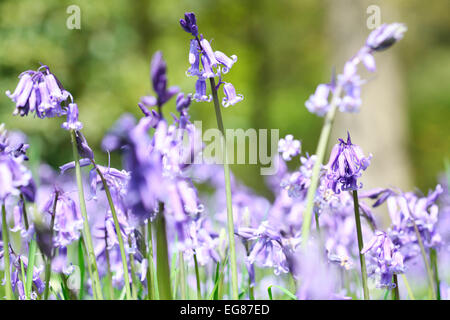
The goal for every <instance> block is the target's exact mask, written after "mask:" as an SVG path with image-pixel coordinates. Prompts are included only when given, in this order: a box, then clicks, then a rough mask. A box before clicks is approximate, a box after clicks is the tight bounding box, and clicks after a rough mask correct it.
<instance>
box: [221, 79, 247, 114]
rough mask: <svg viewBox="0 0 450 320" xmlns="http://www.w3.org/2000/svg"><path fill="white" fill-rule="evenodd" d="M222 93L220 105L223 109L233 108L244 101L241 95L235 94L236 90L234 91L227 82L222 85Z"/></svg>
mask: <svg viewBox="0 0 450 320" xmlns="http://www.w3.org/2000/svg"><path fill="white" fill-rule="evenodd" d="M223 92H224V94H225V97H224V98H223V99H222V105H223V106H224V107H225V108H227V107H229V106H233V105H235V104H236V103H238V102H239V101H242V100H243V99H244V96H243V95H242V94H236V89H234V86H233V85H232V84H231V83H229V82H226V83H225V84H224V85H223Z"/></svg>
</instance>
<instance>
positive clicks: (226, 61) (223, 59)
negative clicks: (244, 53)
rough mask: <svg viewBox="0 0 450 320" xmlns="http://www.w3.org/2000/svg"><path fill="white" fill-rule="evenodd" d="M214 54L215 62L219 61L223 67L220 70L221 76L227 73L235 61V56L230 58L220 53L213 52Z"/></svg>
mask: <svg viewBox="0 0 450 320" xmlns="http://www.w3.org/2000/svg"><path fill="white" fill-rule="evenodd" d="M214 54H215V56H216V59H217V61H219V62H220V63H221V64H222V65H223V68H222V70H221V73H223V74H226V73H228V71H230V69H231V67H232V66H233V64H234V63H235V62H236V61H237V56H236V55H234V54H233V55H232V56H231V57H228V56H227V55H226V54H225V53H223V52H222V51H215V52H214Z"/></svg>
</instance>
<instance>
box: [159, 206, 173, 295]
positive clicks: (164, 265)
mask: <svg viewBox="0 0 450 320" xmlns="http://www.w3.org/2000/svg"><path fill="white" fill-rule="evenodd" d="M155 227H156V264H157V267H156V274H157V277H158V289H159V297H160V299H162V300H171V299H172V293H171V287H170V267H169V252H168V248H167V235H166V221H165V218H164V204H163V203H160V204H159V212H158V216H157V217H156V219H155Z"/></svg>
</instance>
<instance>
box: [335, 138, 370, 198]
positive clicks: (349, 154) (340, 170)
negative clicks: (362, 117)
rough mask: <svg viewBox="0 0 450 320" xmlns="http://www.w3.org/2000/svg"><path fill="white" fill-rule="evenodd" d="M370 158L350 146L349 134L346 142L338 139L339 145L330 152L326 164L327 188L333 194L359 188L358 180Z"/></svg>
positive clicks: (356, 147)
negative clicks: (331, 190)
mask: <svg viewBox="0 0 450 320" xmlns="http://www.w3.org/2000/svg"><path fill="white" fill-rule="evenodd" d="M371 158H372V155H369V157H365V156H364V154H363V151H362V150H361V148H360V147H359V146H357V145H355V144H352V141H351V139H350V133H348V136H347V142H345V141H344V140H342V139H339V143H338V144H336V145H335V146H334V147H333V150H332V151H331V155H330V160H329V162H328V164H327V179H328V180H329V182H328V187H329V188H331V189H333V191H334V192H335V193H340V190H342V191H346V190H357V189H359V188H361V187H362V184H360V185H359V186H358V178H360V177H361V175H362V171H363V170H366V169H367V167H368V166H369V164H370V159H371ZM339 189H340V190H339Z"/></svg>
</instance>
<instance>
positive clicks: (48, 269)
mask: <svg viewBox="0 0 450 320" xmlns="http://www.w3.org/2000/svg"><path fill="white" fill-rule="evenodd" d="M57 203H58V192H56V193H55V201H54V202H53V211H52V218H51V220H50V239H51V244H52V245H51V246H50V248H51V249H50V257H47V261H46V264H45V290H44V300H47V299H48V294H49V287H50V275H51V268H52V259H53V228H54V227H55V216H56V205H57Z"/></svg>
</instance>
